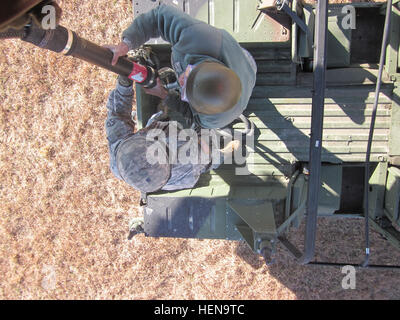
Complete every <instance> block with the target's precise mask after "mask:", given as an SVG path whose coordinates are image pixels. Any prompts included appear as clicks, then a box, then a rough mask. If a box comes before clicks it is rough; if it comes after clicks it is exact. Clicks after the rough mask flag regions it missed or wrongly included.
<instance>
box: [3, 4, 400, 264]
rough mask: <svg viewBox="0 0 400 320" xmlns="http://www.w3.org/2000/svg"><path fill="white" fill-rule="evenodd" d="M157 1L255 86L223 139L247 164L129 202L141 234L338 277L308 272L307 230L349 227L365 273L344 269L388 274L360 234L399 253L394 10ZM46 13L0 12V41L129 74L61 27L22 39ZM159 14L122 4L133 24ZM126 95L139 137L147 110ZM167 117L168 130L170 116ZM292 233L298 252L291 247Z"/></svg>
mask: <svg viewBox="0 0 400 320" xmlns="http://www.w3.org/2000/svg"><path fill="white" fill-rule="evenodd" d="M164 2H166V3H169V4H171V5H174V6H177V7H179V8H180V9H181V10H183V11H185V12H186V13H188V14H190V15H191V16H193V17H195V18H198V19H200V20H203V21H205V22H207V23H209V24H211V25H213V26H216V27H219V28H224V29H225V30H227V31H228V32H230V33H231V34H232V35H233V37H234V38H235V39H237V41H238V42H239V43H240V44H241V45H242V46H243V47H244V48H246V49H247V50H248V51H249V52H250V53H251V54H252V56H253V57H254V58H255V60H256V62H257V67H258V73H257V81H256V86H255V88H254V90H253V94H252V98H251V100H250V102H249V104H248V107H247V109H246V110H245V112H244V114H243V116H244V117H242V118H241V119H239V120H238V121H236V122H235V123H234V124H233V125H232V130H233V131H230V132H231V133H232V132H233V133H238V134H239V135H240V137H241V139H242V143H243V144H244V145H245V147H246V154H245V155H241V157H240V156H239V157H237V159H236V158H235V157H234V163H232V164H223V165H222V166H220V167H219V168H218V169H217V170H215V171H211V172H209V173H206V174H203V176H202V177H201V178H200V180H199V182H198V183H197V185H196V186H195V188H193V189H186V190H181V191H176V192H156V193H151V194H142V199H141V205H142V208H143V213H144V223H143V225H142V227H143V229H144V232H145V233H146V235H148V236H151V237H181V238H199V239H205V238H209V239H228V240H242V241H245V242H246V243H247V244H248V245H249V246H250V248H251V249H252V250H253V251H254V252H256V253H259V254H261V255H262V256H263V257H264V258H265V261H266V263H268V264H269V263H271V262H273V260H274V255H275V252H276V248H277V244H278V243H281V244H282V245H283V246H284V247H286V248H287V249H288V250H289V252H291V253H292V254H293V256H294V257H295V259H297V261H298V262H299V263H302V264H320V265H323V264H326V265H345V264H346V265H347V264H349V263H346V262H321V261H320V262H316V261H313V260H314V254H315V238H316V237H315V235H316V229H317V219H318V217H329V218H361V219H364V221H365V239H366V243H365V249H366V251H365V260H364V262H363V263H361V264H356V265H355V266H356V267H370V268H371V267H376V268H391V269H396V268H397V269H400V267H399V266H395V265H393V266H380V265H370V264H369V261H368V259H369V236H368V235H369V231H370V229H374V230H375V231H376V232H378V233H379V234H381V235H382V236H383V237H384V238H385V239H387V240H388V241H390V243H391V244H393V246H395V247H396V248H397V249H400V139H398V138H396V136H397V133H396V132H397V130H399V129H400V99H399V93H400V91H399V88H398V83H399V81H400V76H399V75H400V73H399V71H398V69H399V64H400V56H399V46H400V37H399V36H400V9H399V1H398V0H394V1H393V3H392V1H391V0H389V1H388V2H387V3H354V4H351V5H346V4H331V5H328V1H326V0H320V1H318V3H317V5H311V4H305V3H303V2H301V1H298V0H293V2H289V1H288V0H275V1H274V0H272V1H271V0H267V1H261V0H232V1H226V0H168V1H167V0H166V1H164ZM49 3H50V4H52V2H51V1H50V0H46V1H42V0H4V1H3V4H2V7H3V8H5V10H2V11H1V13H0V38H12V37H19V38H21V39H22V40H24V41H28V42H30V43H33V44H35V45H37V46H40V47H42V48H46V49H49V50H52V51H55V52H60V53H64V54H65V55H72V56H74V57H77V58H81V59H84V60H86V61H88V62H90V63H94V64H97V65H99V66H101V67H104V68H106V69H108V70H110V71H113V72H116V73H119V74H122V75H125V76H127V75H129V73H130V72H131V71H132V68H133V63H132V61H130V60H128V59H126V58H120V59H119V60H118V63H117V65H115V66H111V64H110V62H111V58H112V53H111V51H109V50H108V49H105V48H102V47H99V46H97V45H95V44H93V43H91V42H89V41H87V40H84V39H82V38H80V37H79V36H78V35H77V34H76V33H74V32H72V31H70V30H67V29H66V28H64V27H62V26H57V28H56V29H54V30H42V29H41V28H40V27H34V23H33V21H34V20H38V19H39V20H40V18H41V9H42V7H43V6H44V5H46V4H49ZM158 3H159V1H152V0H135V1H133V8H134V15H135V16H137V15H139V14H140V13H142V12H147V11H148V10H150V9H151V8H153V7H154V6H156V5H158ZM53 4H54V3H53ZM147 45H148V46H149V47H150V48H151V49H152V51H153V52H155V53H156V55H157V56H158V60H159V63H158V65H157V67H158V68H161V67H170V49H169V46H168V44H166V43H164V42H163V41H162V40H161V39H153V40H152V41H151V42H149V43H148V44H147ZM381 48H384V49H383V50H382V49H381ZM238 63H240V61H238ZM136 89H137V90H136V92H137V115H138V123H139V127H144V126H145V124H146V123H147V121H148V119H149V118H150V117H151V115H152V114H154V113H155V112H157V106H158V104H159V100H158V98H156V97H154V96H149V95H146V94H145V92H144V90H143V89H142V87H141V86H140V85H137V88H136ZM169 116H170V119H171V120H177V121H180V117H179V114H176V113H175V114H174V113H173V112H169ZM219 133H220V134H221V135H224V134H225V136H226V134H227V132H226V131H224V132H223V131H219ZM238 159H239V160H240V161H236V160H238ZM301 223H304V224H305V234H304V248H303V249H302V250H299V249H298V246H297V245H295V244H294V243H293V241H290V235H292V234H293V233H294V232H297V231H296V227H299V225H301ZM136 226H137V224H136ZM138 228H139V227H138ZM349 245H351V244H349Z"/></svg>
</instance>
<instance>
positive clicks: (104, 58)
mask: <svg viewBox="0 0 400 320" xmlns="http://www.w3.org/2000/svg"><path fill="white" fill-rule="evenodd" d="M21 40H23V41H26V42H30V43H32V44H34V45H36V46H38V47H41V48H43V49H48V50H51V51H54V52H58V53H61V52H63V53H64V54H66V55H71V56H74V57H76V58H79V59H82V60H85V61H87V62H89V63H92V64H95V65H97V66H100V67H102V68H105V69H107V70H109V71H112V72H115V73H117V74H120V75H123V76H128V75H129V74H130V73H131V72H132V69H133V62H132V61H130V60H129V59H127V58H125V57H120V58H119V59H118V62H117V63H116V65H114V66H113V65H111V60H112V57H113V53H112V52H111V51H110V50H109V49H106V48H104V47H101V46H99V45H97V44H94V43H93V42H91V41H88V40H86V39H83V38H81V37H79V36H78V35H77V34H76V33H75V32H72V31H69V30H68V29H66V28H64V27H63V26H60V25H59V26H57V28H56V29H54V30H52V29H50V30H44V29H42V28H40V27H38V26H36V25H35V24H34V23H32V24H31V25H30V26H28V27H26V35H25V36H24V37H22V38H21ZM66 49H68V50H66Z"/></svg>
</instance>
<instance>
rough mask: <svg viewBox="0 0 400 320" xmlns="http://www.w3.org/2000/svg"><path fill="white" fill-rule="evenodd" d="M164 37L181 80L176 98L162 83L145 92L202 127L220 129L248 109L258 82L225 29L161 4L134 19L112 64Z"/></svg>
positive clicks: (248, 57) (251, 61)
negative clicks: (154, 39) (143, 45)
mask: <svg viewBox="0 0 400 320" xmlns="http://www.w3.org/2000/svg"><path fill="white" fill-rule="evenodd" d="M158 37H162V38H163V39H164V40H166V41H168V42H169V43H170V44H171V46H172V48H171V49H172V54H171V62H172V67H173V69H174V70H175V72H176V74H177V75H178V77H179V84H180V96H179V95H178V94H176V93H169V92H167V90H165V89H164V88H163V86H162V85H161V82H160V80H159V79H158V80H157V86H156V87H154V88H152V89H146V92H147V93H148V94H152V95H155V96H158V97H160V98H161V99H163V100H164V103H165V104H166V105H167V107H168V108H170V109H172V110H177V111H179V112H181V113H182V114H184V115H185V116H186V117H187V118H191V119H193V120H194V123H195V124H197V125H198V126H201V127H203V128H223V127H225V126H227V125H229V124H230V123H231V122H232V121H234V120H235V119H237V118H238V117H239V116H240V115H241V114H242V112H243V110H244V109H246V107H247V103H248V101H249V99H250V96H251V93H252V91H253V87H254V85H255V81H256V72H257V67H256V64H255V61H254V59H253V57H252V56H251V55H250V53H249V52H247V51H246V50H245V49H243V48H242V47H240V45H239V44H238V43H237V41H236V40H235V39H234V38H233V37H232V36H231V35H230V34H229V33H228V32H226V31H225V30H222V29H217V28H215V27H212V26H210V25H208V24H206V23H204V22H201V21H199V20H196V19H194V18H192V17H190V16H189V15H188V14H186V13H184V12H182V11H180V10H179V9H177V8H175V7H173V6H168V5H165V4H161V5H160V6H158V7H156V8H155V9H153V10H151V11H149V12H147V13H145V14H141V15H140V16H138V17H137V18H136V19H135V20H134V21H133V23H132V24H131V25H130V26H129V27H128V29H126V30H125V31H124V32H123V34H122V41H121V42H120V43H119V44H118V45H117V46H107V47H108V48H109V49H110V50H112V51H113V53H114V57H113V61H112V63H113V64H115V63H116V62H117V60H118V58H119V57H121V56H124V55H126V54H127V53H128V51H129V50H131V49H136V48H138V47H139V46H141V45H142V44H144V43H145V42H147V41H148V40H149V39H150V38H158Z"/></svg>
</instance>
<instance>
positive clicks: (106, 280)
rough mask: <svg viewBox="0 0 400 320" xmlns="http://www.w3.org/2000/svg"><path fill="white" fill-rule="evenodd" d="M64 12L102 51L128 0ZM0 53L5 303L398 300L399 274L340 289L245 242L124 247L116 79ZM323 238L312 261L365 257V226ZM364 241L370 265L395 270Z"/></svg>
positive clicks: (353, 224) (127, 205) (325, 224)
mask: <svg viewBox="0 0 400 320" xmlns="http://www.w3.org/2000/svg"><path fill="white" fill-rule="evenodd" d="M59 3H60V5H61V7H62V8H63V10H64V14H63V18H62V24H63V25H65V26H66V27H69V28H70V29H72V30H75V31H77V32H78V33H79V34H80V35H81V36H83V37H85V38H87V39H89V40H91V41H93V42H95V43H98V44H107V43H117V42H118V40H119V37H120V34H121V32H122V31H123V30H124V29H125V28H126V27H127V26H128V25H129V23H130V22H131V19H132V8H131V2H130V1H129V0H113V1H110V0H97V1H83V0H76V1H66V0H65V1H59ZM0 52H1V54H0V74H1V75H0V82H1V85H0V104H1V106H0V154H1V158H0V174H1V179H0V298H1V299H400V273H399V272H397V273H396V272H393V271H380V272H376V271H372V270H365V271H358V272H357V278H356V281H357V282H356V289H354V290H351V289H349V290H344V289H342V287H341V283H342V279H343V277H344V274H342V273H341V270H340V269H339V268H333V267H329V268H328V267H326V268H316V267H311V266H299V265H297V264H296V263H295V262H294V261H293V259H292V258H291V257H290V256H289V255H288V254H287V253H286V251H285V250H284V249H282V248H279V252H278V256H279V258H278V261H277V264H276V265H274V266H271V267H266V266H265V265H264V264H263V261H262V259H261V258H259V257H258V256H255V255H254V254H253V253H252V252H251V250H249V249H248V248H247V247H246V245H245V244H244V243H240V242H228V241H220V240H202V241H200V240H181V239H153V238H146V237H145V236H143V235H138V236H136V237H134V238H133V239H132V240H131V241H128V240H127V235H128V223H129V221H130V219H131V218H132V217H135V216H138V214H139V213H138V203H139V198H138V193H137V192H136V191H135V190H134V189H132V188H131V187H129V186H128V185H127V184H125V183H123V182H121V181H119V180H117V179H116V178H114V176H113V175H112V174H111V172H110V170H109V165H108V161H109V158H108V148H107V141H106V137H105V130H104V121H105V118H106V111H105V103H106V99H107V96H108V94H109V92H110V91H111V90H112V89H113V87H114V84H115V78H116V77H115V75H113V74H111V73H110V72H107V71H104V70H101V69H100V68H98V67H95V66H92V65H89V64H87V63H85V62H81V61H78V60H74V59H73V58H71V57H64V56H61V55H57V54H54V53H51V52H46V51H43V50H39V49H37V48H35V47H33V46H31V45H28V44H23V43H22V42H20V41H17V40H7V41H1V42H0ZM319 230H320V231H319V235H318V246H317V252H319V254H318V258H319V259H332V258H333V257H336V258H337V259H338V260H346V259H348V260H349V259H350V260H351V261H353V262H355V263H358V262H360V261H361V260H362V249H361V248H362V245H363V244H362V241H363V222H362V221H346V222H344V221H336V220H335V221H328V220H324V219H323V220H321V221H320V222H319ZM371 237H372V239H371V241H372V243H373V246H372V263H377V262H381V263H390V262H391V263H396V262H397V263H398V262H399V261H400V254H399V252H394V249H393V248H392V247H390V246H389V245H388V244H386V243H385V242H384V241H383V240H382V239H380V238H379V237H378V236H377V235H376V234H375V233H371ZM346 241H347V243H348V242H350V243H352V244H353V245H354V247H355V248H357V249H354V250H350V253H345V248H344V246H345V243H346ZM377 251H379V252H380V253H379V254H378V253H377Z"/></svg>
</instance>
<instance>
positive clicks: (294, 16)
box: [279, 3, 311, 36]
mask: <svg viewBox="0 0 400 320" xmlns="http://www.w3.org/2000/svg"><path fill="white" fill-rule="evenodd" d="M279 10H283V11H284V12H285V13H286V14H287V15H288V16H289V17H290V18H292V20H293V21H294V22H295V23H296V24H297V25H298V26H299V28H300V29H301V30H303V31H304V32H305V33H306V34H307V35H308V36H309V35H311V32H310V29H308V27H307V25H306V24H305V23H304V21H303V20H302V19H301V18H300V17H299V16H298V15H297V14H296V13H295V12H294V11H292V9H290V8H289V6H288V5H287V4H286V3H283V5H282V6H281V7H280V9H279Z"/></svg>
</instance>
